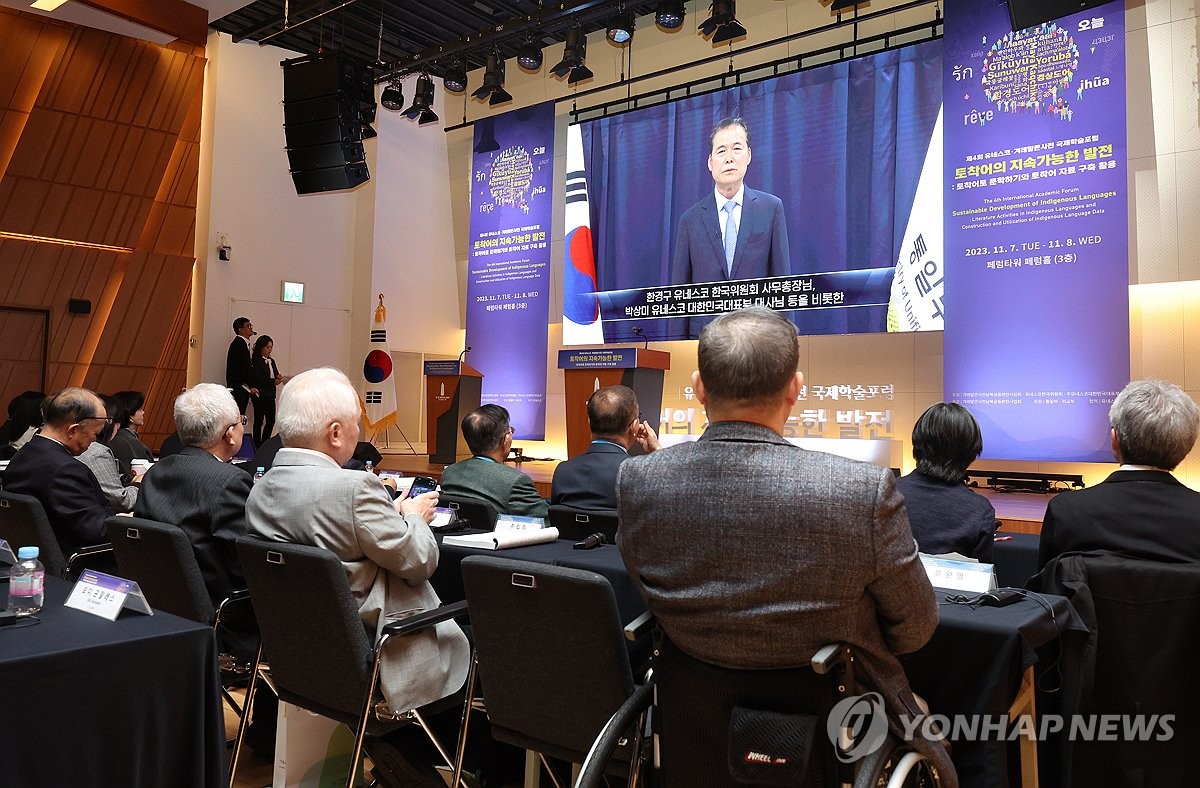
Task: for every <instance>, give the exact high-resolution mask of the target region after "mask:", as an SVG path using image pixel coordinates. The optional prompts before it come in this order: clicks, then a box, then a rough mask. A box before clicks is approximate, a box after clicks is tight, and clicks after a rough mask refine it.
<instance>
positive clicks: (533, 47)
mask: <svg viewBox="0 0 1200 788" xmlns="http://www.w3.org/2000/svg"><path fill="white" fill-rule="evenodd" d="M517 65H518V66H520V67H521V68H523V69H525V70H526V71H537V70H538V69H539V68H541V67H542V48H541V47H539V46H538V45H537V43H536V42H534V40H533V39H532V38H526V39H525V43H524V44H522V45H521V50H520V51H519V52H518V53H517Z"/></svg>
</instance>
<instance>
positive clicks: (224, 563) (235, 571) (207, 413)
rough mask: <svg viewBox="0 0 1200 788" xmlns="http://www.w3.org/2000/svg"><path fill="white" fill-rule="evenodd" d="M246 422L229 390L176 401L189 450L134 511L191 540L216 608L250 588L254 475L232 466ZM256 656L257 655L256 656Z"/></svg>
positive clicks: (164, 463)
mask: <svg viewBox="0 0 1200 788" xmlns="http://www.w3.org/2000/svg"><path fill="white" fill-rule="evenodd" d="M245 424H246V417H245V416H242V415H241V414H240V413H238V410H237V404H236V403H235V402H234V400H233V397H231V396H230V394H229V392H228V391H226V390H225V388H224V387H223V386H219V385H217V384H216V383H201V384H199V385H197V386H193V387H192V388H190V389H188V390H187V391H185V392H183V393H182V394H180V395H179V396H178V397H176V398H175V427H176V429H178V430H179V439H180V440H181V441H182V442H183V449H182V450H181V451H180V452H179V453H178V454H172V455H171V456H169V457H164V458H162V459H161V460H159V461H158V462H157V463H155V464H154V467H152V468H151V469H150V470H149V471H147V472H146V475H145V476H144V477H143V478H142V489H141V492H139V493H138V499H137V503H136V504H135V505H134V509H133V513H134V514H135V515H136V516H138V517H145V518H146V519H148V520H157V521H159V522H162V523H170V524H171V525H177V526H179V528H180V529H181V530H182V531H183V532H184V533H185V534H187V538H188V541H189V542H191V543H192V550H193V552H194V553H195V554H196V563H197V564H198V565H199V567H200V574H201V575H203V576H204V585H205V587H207V588H208V595H209V597H210V598H211V599H212V602H213V605H214V606H215V605H218V604H220V602H221V600H222V599H224V598H225V597H227V596H228V595H229V593H230V592H231V591H235V590H237V589H242V588H245V587H246V578H245V577H244V576H243V575H242V568H241V564H240V562H239V561H238V556H237V547H236V542H237V539H238V537H241V536H245V535H246V498H247V497H248V496H249V495H250V486H251V477H250V475H249V474H248V473H246V472H245V471H244V470H242V469H241V468H239V467H237V466H234V465H230V464H229V461H230V460H231V459H233V456H234V455H235V454H237V450H238V449H239V448H240V447H241V445H242V436H243V435H244V434H245V430H246V426H245ZM251 656H253V654H251Z"/></svg>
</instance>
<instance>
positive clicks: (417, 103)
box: [404, 74, 438, 126]
mask: <svg viewBox="0 0 1200 788" xmlns="http://www.w3.org/2000/svg"><path fill="white" fill-rule="evenodd" d="M432 104H433V79H432V78H430V76H429V75H428V74H422V75H421V76H419V77H417V88H416V90H415V91H413V103H412V106H411V107H409V108H408V109H406V110H404V117H406V118H408V119H409V120H418V119H419V122H420V125H422V126H424V125H425V124H426V123H437V120H438V116H437V115H436V114H435V113H434V111H433V110H432V109H430V106H431V105H432Z"/></svg>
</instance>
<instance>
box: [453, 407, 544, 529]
mask: <svg viewBox="0 0 1200 788" xmlns="http://www.w3.org/2000/svg"><path fill="white" fill-rule="evenodd" d="M462 431H463V437H464V438H466V440H467V448H469V449H470V450H471V454H473V455H474V456H473V457H471V458H470V459H466V460H463V461H461V462H456V463H454V464H453V465H451V466H450V467H449V468H447V469H446V470H445V471H443V472H442V492H444V493H445V494H446V495H461V496H464V497H467V498H476V499H478V500H481V501H487V502H488V503H490V504H491V505H492V506H493V507H495V509H496V511H497V512H498V513H499V514H516V515H523V516H527V517H545V516H546V513H547V512H548V511H549V509H550V507H549V506H548V505H547V504H546V501H545V500H544V499H543V498H542V497H541V496H540V495H538V491H537V488H536V487H534V486H533V480H532V479H530V478H529V477H528V476H526V475H525V474H523V473H521V472H520V471H518V470H517V469H516V468H512V467H509V466H508V465H505V464H504V461H505V459H507V458H508V453H509V450H510V449H512V436H513V428H512V426H510V425H509V423H508V410H507V409H506V408H502V407H501V406H499V405H483V406H481V407H478V408H476V409H475V410H473V411H471V412H470V413H468V414H467V416H466V418H464V419H463V420H462Z"/></svg>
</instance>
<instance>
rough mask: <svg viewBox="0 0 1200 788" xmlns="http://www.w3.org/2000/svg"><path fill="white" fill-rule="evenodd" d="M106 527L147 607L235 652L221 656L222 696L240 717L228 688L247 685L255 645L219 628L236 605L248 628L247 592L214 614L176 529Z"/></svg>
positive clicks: (137, 523)
mask: <svg viewBox="0 0 1200 788" xmlns="http://www.w3.org/2000/svg"><path fill="white" fill-rule="evenodd" d="M105 526H106V527H107V528H108V538H109V541H110V542H112V546H113V552H114V553H115V554H116V557H117V568H118V570H119V571H120V573H121V576H122V577H124V578H126V579H127V580H133V581H134V582H136V583H137V584H138V586H139V587H140V588H141V590H142V593H143V594H145V596H146V600H147V601H148V602H149V603H150V605H151V607H153V608H155V609H156V610H163V611H166V612H167V613H171V614H172V615H176V616H179V617H180V618H186V619H189V620H191V621H198V622H200V623H201V624H207V625H208V626H211V627H212V628H213V632H214V633H215V634H216V636H217V643H218V644H220V645H221V647H222V651H224V652H228V651H229V650H230V649H232V650H233V651H234V652H235V654H230V653H222V654H221V656H220V666H221V679H222V681H221V696H222V697H223V698H224V699H225V702H226V703H227V704H229V708H231V709H233V711H234V712H235V713H236V714H237V715H238V716H239V717H240V716H241V715H242V707H241V705H240V704H239V703H238V702H237V700H236V699H235V698H234V697H233V696H232V695H230V693H229V688H230V687H233V686H239V685H241V684H244V683H245V682H246V681H247V680H248V679H249V676H250V663H251V660H253V656H252V654H253V652H254V650H255V649H256V648H257V644H258V639H257V637H254V636H253V633H252V632H243V631H234V630H230V629H228V628H227V627H223V626H222V621H221V618H222V615H223V614H224V613H225V611H226V607H229V608H230V610H232V609H233V607H232V606H234V605H240V606H242V608H244V609H243V610H242V611H240V612H242V613H244V615H245V617H246V618H247V619H248V621H251V622H252V621H253V610H252V609H250V608H249V605H250V592H249V591H247V590H245V589H240V590H238V591H235V592H233V593H232V594H231V595H230V596H229V597H227V598H225V599H223V600H221V603H220V604H219V605H217V607H216V608H214V607H213V604H212V599H211V597H209V595H208V589H207V587H206V586H205V585H204V576H203V575H202V574H201V573H200V567H199V566H198V565H197V564H196V554H195V552H193V550H192V545H191V542H189V541H188V538H187V535H186V534H185V533H184V532H183V531H182V530H180V529H179V527H178V526H175V525H168V524H166V523H159V522H155V521H154V520H145V519H142V518H141V517H110V518H108V519H107V520H106V521H105ZM247 652H249V653H247Z"/></svg>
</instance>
